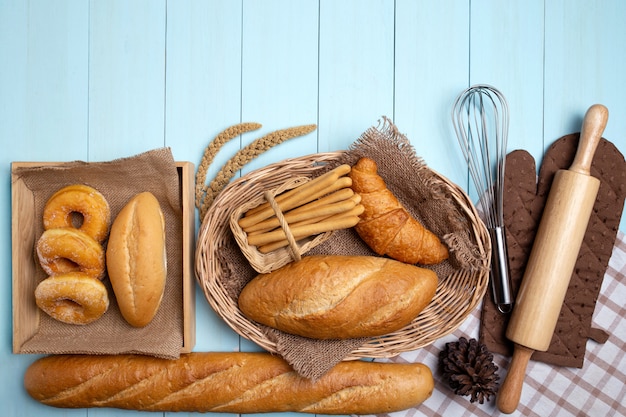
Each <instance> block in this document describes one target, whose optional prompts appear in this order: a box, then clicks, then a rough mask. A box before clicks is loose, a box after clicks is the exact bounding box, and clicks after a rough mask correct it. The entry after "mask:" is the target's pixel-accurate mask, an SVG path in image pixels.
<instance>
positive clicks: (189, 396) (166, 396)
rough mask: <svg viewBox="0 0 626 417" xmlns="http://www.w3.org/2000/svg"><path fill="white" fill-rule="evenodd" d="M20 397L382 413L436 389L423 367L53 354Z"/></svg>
mask: <svg viewBox="0 0 626 417" xmlns="http://www.w3.org/2000/svg"><path fill="white" fill-rule="evenodd" d="M24 386H25V388H26V391H27V392H28V393H29V394H30V396H31V397H33V398H34V399H35V400H37V401H39V402H41V403H43V404H47V405H49V406H53V407H61V408H87V407H112V408H122V409H129V410H141V411H161V412H165V411H171V412H176V411H184V412H220V413H266V412H283V411H293V412H302V413H318V414H382V413H390V412H393V411H400V410H404V409H408V408H411V407H415V406H417V405H419V404H421V403H422V402H423V401H424V400H426V399H427V398H428V397H430V395H431V394H432V391H433V388H434V381H433V376H432V373H431V371H430V369H429V368H428V367H427V366H426V365H423V364H419V363H414V364H413V363H412V364H396V363H374V362H364V361H352V362H342V363H339V364H338V365H336V366H335V367H334V368H333V369H331V370H330V371H329V372H328V373H326V374H325V375H324V376H322V377H321V378H320V379H319V380H317V381H315V382H312V381H311V380H307V379H304V378H302V377H300V376H298V374H297V373H296V372H295V371H293V370H292V369H291V367H290V366H289V365H288V364H287V363H286V362H285V361H284V360H282V359H281V358H279V357H277V356H272V355H270V354H268V353H241V352H238V353H190V354H186V355H181V357H180V358H179V359H176V360H170V359H159V358H154V357H149V356H141V355H117V356H116V355H104V356H94V355H83V356H81V355H54V356H48V357H44V358H41V359H39V360H37V361H36V362H34V363H33V364H32V365H31V366H30V367H29V368H28V369H27V370H26V373H25V375H24Z"/></svg>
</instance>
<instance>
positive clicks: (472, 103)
mask: <svg viewBox="0 0 626 417" xmlns="http://www.w3.org/2000/svg"><path fill="white" fill-rule="evenodd" d="M452 121H453V125H454V130H455V133H456V135H457V139H458V141H459V145H460V147H461V151H462V152H463V156H464V158H465V160H466V161H467V164H468V172H469V176H470V178H471V180H472V183H473V184H474V187H475V188H476V192H477V193H478V206H479V209H480V212H481V213H482V216H483V220H484V222H485V224H486V226H487V228H488V229H489V231H490V234H491V235H492V240H494V242H493V245H492V251H494V252H496V253H494V254H493V255H494V256H493V262H492V276H493V279H492V284H493V286H494V301H496V304H498V308H499V309H500V310H501V311H503V312H504V310H505V309H506V310H508V309H509V307H510V305H511V302H510V294H509V293H510V290H509V285H508V281H509V279H508V267H507V264H508V260H507V257H506V245H505V244H504V237H505V233H504V201H503V194H504V170H505V161H506V150H507V141H508V130H509V107H508V104H507V101H506V99H505V97H504V96H503V95H502V93H501V92H500V91H499V90H497V89H496V88H494V87H492V86H490V85H487V84H477V85H474V86H472V87H470V88H468V89H466V90H464V91H463V92H462V93H461V94H460V95H459V96H458V97H457V99H456V101H455V102H454V106H453V111H452Z"/></svg>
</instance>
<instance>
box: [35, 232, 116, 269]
mask: <svg viewBox="0 0 626 417" xmlns="http://www.w3.org/2000/svg"><path fill="white" fill-rule="evenodd" d="M104 256H105V255H104V248H103V247H102V245H101V244H99V243H98V242H96V240H95V239H94V238H92V237H91V236H89V235H88V234H87V233H84V232H81V231H80V230H78V229H73V228H69V227H66V228H62V229H49V230H46V231H45V232H43V234H42V235H41V237H40V238H39V240H38V241H37V257H38V258H39V263H40V264H41V267H42V268H43V269H44V271H46V273H47V274H48V275H58V274H65V273H68V272H83V273H85V274H87V275H89V276H90V277H92V278H97V279H102V278H103V277H104V271H105V259H104Z"/></svg>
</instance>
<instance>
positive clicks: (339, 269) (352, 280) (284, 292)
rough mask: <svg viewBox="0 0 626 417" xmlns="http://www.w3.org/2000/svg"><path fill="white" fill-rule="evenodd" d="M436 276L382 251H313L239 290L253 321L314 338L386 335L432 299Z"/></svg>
mask: <svg viewBox="0 0 626 417" xmlns="http://www.w3.org/2000/svg"><path fill="white" fill-rule="evenodd" d="M436 289H437V275H436V274H435V273H434V272H433V271H431V270H429V269H425V268H420V267H417V266H414V265H409V264H405V263H402V262H398V261H394V260H393V259H388V258H382V257H378V256H341V255H329V256H324V255H311V256H306V257H304V258H302V259H301V260H300V261H296V262H291V263H289V264H287V265H285V266H283V267H282V268H279V269H277V270H275V271H272V272H270V273H266V274H259V275H257V276H256V277H255V278H253V279H252V280H251V281H250V282H249V283H248V284H247V285H246V286H245V287H244V288H243V290H242V291H241V293H240V294H239V308H240V310H241V312H242V313H243V314H244V315H245V316H246V317H248V318H249V319H250V320H254V321H256V322H258V323H261V324H264V325H266V326H270V327H272V328H275V329H278V330H281V331H283V332H286V333H290V334H295V335H299V336H303V337H308V338H312V339H347V338H357V337H372V336H381V335H385V334H388V333H390V332H393V331H396V330H399V329H401V328H403V327H404V326H406V325H408V324H409V323H411V321H413V320H414V319H415V318H416V317H417V316H418V315H419V313H420V312H421V311H422V310H423V309H424V308H425V307H426V306H427V305H428V304H429V303H430V301H431V300H432V298H433V297H434V295H435V292H436Z"/></svg>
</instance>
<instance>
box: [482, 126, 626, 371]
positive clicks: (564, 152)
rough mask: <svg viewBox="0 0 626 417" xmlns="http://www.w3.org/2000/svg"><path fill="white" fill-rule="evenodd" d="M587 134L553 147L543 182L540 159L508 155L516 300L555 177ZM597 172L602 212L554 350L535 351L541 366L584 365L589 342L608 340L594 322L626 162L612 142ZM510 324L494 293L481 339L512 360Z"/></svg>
mask: <svg viewBox="0 0 626 417" xmlns="http://www.w3.org/2000/svg"><path fill="white" fill-rule="evenodd" d="M579 137H580V133H574V134H571V135H567V136H564V137H562V138H560V139H558V140H557V141H555V142H554V143H553V144H552V145H551V146H550V147H549V148H548V150H547V151H546V153H545V155H544V158H543V161H542V164H541V168H540V171H539V178H538V179H537V178H536V165H535V160H534V159H533V157H532V156H531V155H530V154H529V153H528V152H526V151H523V150H517V151H513V152H511V153H509V154H508V155H507V159H506V174H505V176H506V178H505V182H504V184H505V187H504V189H505V193H504V225H505V227H506V237H507V249H508V258H509V269H510V272H511V289H512V292H513V296H515V295H516V294H517V292H518V289H519V287H520V285H521V282H522V278H523V275H524V270H525V268H526V262H527V260H528V257H529V255H530V251H531V249H532V244H533V241H534V237H535V233H536V231H537V227H538V225H539V221H540V220H541V214H542V213H543V208H544V206H545V202H546V199H547V197H548V194H549V192H550V187H551V184H552V180H553V178H554V174H555V173H556V171H557V170H559V169H567V168H569V166H570V165H571V164H572V162H573V160H574V155H575V154H576V149H577V146H578V140H579ZM591 175H592V176H594V177H596V178H598V179H599V180H600V189H599V191H598V195H597V197H596V202H595V204H594V209H593V212H592V214H591V217H590V219H589V224H588V226H587V230H586V232H585V236H584V239H583V244H582V247H581V249H580V252H579V254H578V258H577V260H576V265H575V268H574V272H573V273H572V276H571V279H570V284H569V287H568V290H567V293H566V295H565V300H564V302H563V306H562V308H561V312H560V315H559V319H558V321H557V324H556V328H555V331H554V335H553V336H552V340H551V342H550V347H549V348H548V350H547V351H546V352H539V351H536V352H534V353H533V355H532V360H535V361H539V362H544V363H548V364H552V365H556V366H569V367H577V368H582V366H583V363H584V359H585V352H586V346H587V339H593V340H595V341H596V342H598V343H604V342H605V341H606V340H607V337H608V335H607V334H606V332H604V331H603V330H602V329H598V328H594V327H593V326H592V317H593V313H594V309H595V305H596V301H597V299H598V295H599V293H600V288H601V287H602V281H603V278H604V274H605V272H606V270H607V267H608V263H609V259H610V257H611V253H612V249H613V245H614V243H615V239H616V236H617V231H618V229H619V224H620V219H621V215H622V210H623V208H624V198H626V162H625V161H624V156H623V155H622V154H621V153H620V152H619V150H618V149H617V148H616V147H615V145H614V144H612V143H611V142H609V141H608V140H606V139H602V140H601V141H600V143H599V144H598V147H597V149H596V152H595V154H594V158H593V161H592V164H591ZM508 320H509V315H505V314H501V313H500V312H499V311H498V309H497V308H496V306H495V304H494V303H493V300H492V299H491V296H490V295H489V296H486V297H485V299H484V303H483V311H482V316H481V328H480V339H481V341H483V342H484V343H485V344H486V345H487V347H488V348H489V349H490V350H491V351H492V352H494V353H500V354H503V355H507V356H510V355H511V354H512V352H513V344H512V342H510V341H509V340H508V339H507V338H506V335H505V333H506V328H507V326H508Z"/></svg>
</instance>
